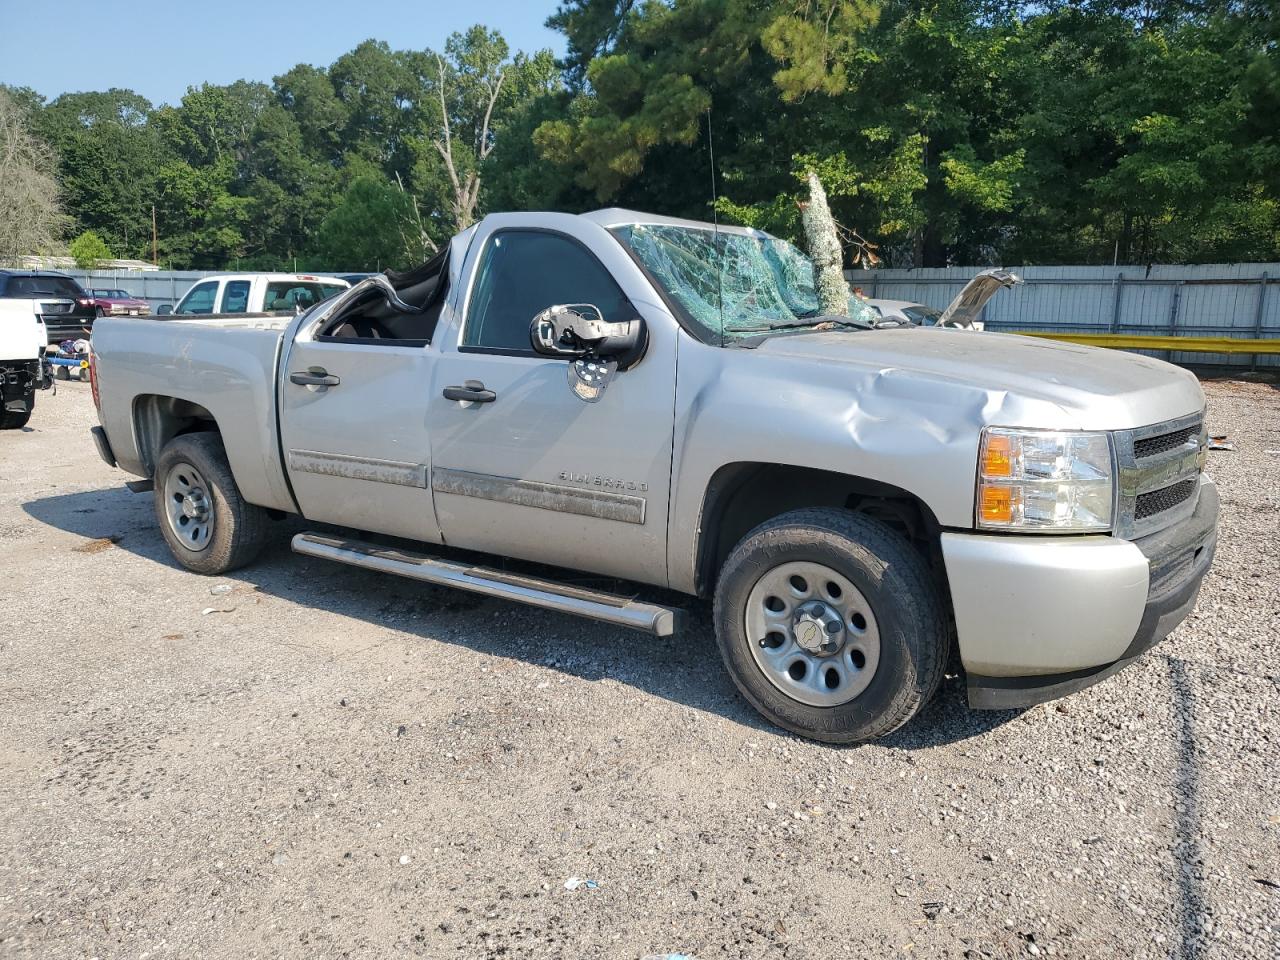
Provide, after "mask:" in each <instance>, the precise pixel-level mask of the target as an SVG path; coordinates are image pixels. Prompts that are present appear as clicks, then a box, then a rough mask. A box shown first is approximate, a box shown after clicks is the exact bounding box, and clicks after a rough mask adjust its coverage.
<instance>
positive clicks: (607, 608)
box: [293, 533, 683, 637]
mask: <svg viewBox="0 0 1280 960" xmlns="http://www.w3.org/2000/svg"><path fill="white" fill-rule="evenodd" d="M293 551H294V553H301V554H304V555H305V556H308V557H319V558H320V559H322V560H336V561H337V562H338V563H346V564H350V565H351V566H353V567H362V568H364V569H365V570H377V571H379V572H381V573H394V574H397V575H398V576H401V577H409V578H410V579H412V580H421V581H422V582H424V583H433V584H436V585H437V586H442V587H457V588H458V589H459V590H470V591H472V592H473V593H482V594H484V595H486V596H489V597H501V598H503V599H504V600H515V601H516V602H518V603H527V604H530V605H531V606H535V607H542V608H543V609H545V610H558V611H560V612H561V613H572V614H577V615H578V616H580V617H587V618H589V619H591V620H599V621H601V622H603V623H612V624H615V625H617V626H619V627H630V628H631V629H632V630H640V631H643V632H644V633H651V634H653V635H655V636H658V637H669V636H671V634H673V633H675V632H676V630H677V629H679V628H680V627H681V626H682V623H681V621H682V619H683V611H681V610H678V609H675V608H674V607H664V606H660V605H659V604H656V603H644V602H641V601H638V600H635V599H633V598H630V597H619V596H615V595H614V594H611V593H604V592H602V591H599V590H586V589H583V588H581V587H574V586H570V585H568V584H563V583H556V582H555V581H552V580H543V579H541V578H539V577H529V576H524V575H522V574H514V573H506V572H505V571H502V570H493V569H491V568H488V567H476V566H471V565H469V564H464V563H453V562H451V561H448V560H437V559H435V558H434V557H428V556H424V555H422V554H417V553H408V552H407V551H404V550H396V549H393V548H390V547H380V546H377V545H376V544H372V543H364V542H362V541H359V540H343V539H341V538H339V537H326V536H324V535H322V534H318V533H300V534H298V535H297V536H295V537H294V538H293Z"/></svg>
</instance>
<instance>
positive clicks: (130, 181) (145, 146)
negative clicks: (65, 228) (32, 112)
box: [39, 89, 166, 256]
mask: <svg viewBox="0 0 1280 960" xmlns="http://www.w3.org/2000/svg"><path fill="white" fill-rule="evenodd" d="M151 114H152V107H151V103H150V102H149V101H148V100H147V99H146V98H144V97H141V96H139V95H138V94H136V93H134V92H133V91H131V90H117V89H112V90H107V91H104V92H97V93H69V94H64V95H63V96H60V97H58V98H57V99H56V100H54V101H53V102H51V103H50V104H49V105H48V106H47V107H45V108H44V110H43V111H41V114H40V118H39V127H40V130H41V131H42V133H43V135H44V136H45V137H46V138H47V139H48V141H49V142H50V143H51V144H52V145H53V146H54V147H55V148H56V149H57V151H58V153H59V155H60V159H61V163H60V164H59V172H60V175H59V179H60V181H61V186H62V191H63V196H64V197H65V198H66V204H67V208H68V209H69V210H70V211H71V213H72V216H73V218H74V221H75V228H76V229H78V230H80V231H84V230H92V231H93V232H95V233H97V234H98V235H99V236H101V237H102V238H104V240H106V241H107V242H108V243H109V244H110V245H111V246H112V247H114V248H116V249H119V250H121V251H125V252H127V253H128V254H129V255H131V256H138V255H141V254H143V253H144V251H145V252H146V253H147V254H148V255H149V253H150V241H151V203H152V201H153V199H154V195H155V188H156V171H157V170H158V169H159V167H160V165H161V164H162V163H163V162H164V160H165V158H166V155H165V151H164V148H163V146H162V144H161V143H160V140H159V138H158V137H157V135H156V131H155V130H154V129H152V128H151V126H150V123H149V121H150V117H151Z"/></svg>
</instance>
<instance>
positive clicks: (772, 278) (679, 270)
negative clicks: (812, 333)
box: [613, 223, 878, 341]
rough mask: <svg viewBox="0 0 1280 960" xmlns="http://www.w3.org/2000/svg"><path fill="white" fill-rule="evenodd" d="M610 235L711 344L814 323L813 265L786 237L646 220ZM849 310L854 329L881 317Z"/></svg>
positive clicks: (859, 308)
mask: <svg viewBox="0 0 1280 960" xmlns="http://www.w3.org/2000/svg"><path fill="white" fill-rule="evenodd" d="M613 233H614V235H615V236H617V237H618V239H619V240H621V241H622V242H623V243H624V244H625V245H626V246H627V247H628V248H629V249H630V250H631V251H632V253H634V254H635V256H636V259H638V260H639V261H640V263H641V264H642V265H643V266H644V268H645V269H646V270H647V271H648V272H649V275H650V276H651V277H652V278H653V279H654V280H655V281H656V282H657V283H658V284H659V286H661V287H662V289H663V291H664V292H666V293H667V295H668V296H670V297H671V298H672V299H673V300H675V301H676V303H678V304H679V305H680V306H681V307H682V308H683V309H684V312H685V314H686V315H687V316H688V317H689V318H690V319H691V320H692V321H693V322H694V323H696V324H697V325H698V326H699V327H701V328H702V329H703V330H704V331H705V332H706V333H707V335H708V337H707V338H708V339H709V340H712V341H716V340H722V341H723V340H733V339H735V338H747V337H758V336H759V335H760V334H761V333H762V332H768V331H770V330H778V329H783V328H786V327H793V326H804V325H805V321H807V320H812V321H814V322H817V317H818V296H817V293H816V291H815V288H814V277H813V261H811V260H810V259H809V258H808V257H807V256H805V255H804V254H803V253H802V252H801V251H800V250H799V249H798V248H796V247H795V246H794V245H793V244H790V243H788V242H787V241H785V240H780V239H778V238H777V237H771V236H769V235H768V234H741V233H728V232H720V233H718V234H717V233H716V232H715V231H714V230H711V229H705V228H699V227H687V226H682V225H681V226H677V225H671V224H647V223H645V224H641V223H637V224H627V225H625V226H621V227H616V228H614V230H613ZM717 246H718V248H719V249H718V251H717ZM849 312H850V321H851V325H855V326H874V325H875V323H876V321H877V320H878V317H877V316H876V315H875V313H874V312H873V311H871V309H870V308H869V307H867V306H865V305H864V304H862V303H861V302H860V301H858V300H856V299H851V302H850V304H849Z"/></svg>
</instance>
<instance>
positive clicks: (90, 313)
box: [0, 270, 97, 343]
mask: <svg viewBox="0 0 1280 960" xmlns="http://www.w3.org/2000/svg"><path fill="white" fill-rule="evenodd" d="M0 299H3V300H31V301H34V302H35V310H34V312H35V313H38V314H39V315H40V317H41V319H43V320H44V325H45V329H46V330H47V331H48V332H49V342H50V343H61V342H62V341H63V340H75V339H77V338H79V337H87V336H88V335H89V331H90V330H91V329H92V328H93V318H94V315H95V314H96V313H97V307H96V305H95V304H94V301H93V298H92V297H90V296H89V295H88V294H87V293H85V292H84V288H83V287H81V286H80V284H78V283H76V282H75V281H74V280H72V279H71V278H70V277H68V276H64V275H63V274H61V273H44V272H40V271H36V270H0Z"/></svg>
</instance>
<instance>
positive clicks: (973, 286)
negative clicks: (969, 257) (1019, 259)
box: [938, 267, 1022, 329]
mask: <svg viewBox="0 0 1280 960" xmlns="http://www.w3.org/2000/svg"><path fill="white" fill-rule="evenodd" d="M1021 282H1022V278H1021V277H1019V276H1018V275H1017V274H1016V273H1010V272H1009V271H1008V270H1005V269H1003V268H1001V267H994V268H992V269H990V270H983V271H982V272H981V273H979V274H978V275H977V276H976V277H974V278H973V279H972V280H970V281H969V282H968V283H966V284H965V285H964V289H963V290H961V291H960V292H959V293H958V294H957V295H956V298H955V299H954V300H952V301H951V303H950V304H949V305H948V306H947V309H945V310H943V311H942V316H940V317H939V318H938V326H940V327H974V328H975V329H981V327H977V326H976V324H977V321H978V317H980V316H982V308H983V307H985V306H986V305H987V301H988V300H990V299H991V298H992V297H994V296H995V295H996V291H997V290H1003V289H1004V288H1005V287H1012V286H1013V285H1014V284H1016V283H1021Z"/></svg>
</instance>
